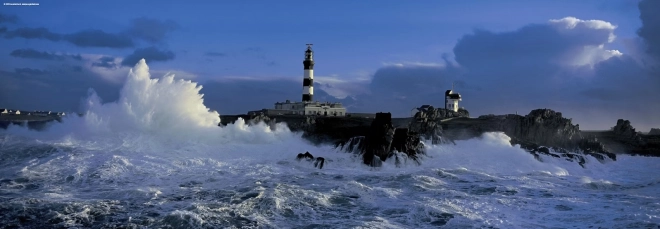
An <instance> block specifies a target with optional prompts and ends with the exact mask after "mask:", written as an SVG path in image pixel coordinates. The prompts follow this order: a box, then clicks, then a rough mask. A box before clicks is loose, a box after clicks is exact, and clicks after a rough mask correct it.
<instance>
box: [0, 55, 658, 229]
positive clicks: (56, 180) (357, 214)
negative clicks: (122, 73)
mask: <svg viewBox="0 0 660 229" xmlns="http://www.w3.org/2000/svg"><path fill="white" fill-rule="evenodd" d="M200 89H201V87H200V86H199V85H197V84H196V83H194V82H191V81H185V80H178V79H174V77H173V76H172V75H168V76H164V77H162V78H152V77H151V76H150V75H149V69H148V66H147V65H146V64H145V63H144V61H141V62H140V63H139V64H138V65H136V67H135V68H134V69H133V70H132V71H131V73H130V74H129V76H128V78H127V80H126V82H125V84H124V86H123V88H122V90H121V93H120V94H121V95H120V99H119V100H118V101H117V102H112V103H102V101H101V99H100V98H99V97H98V96H96V94H95V93H94V92H93V91H90V94H89V98H88V99H87V101H86V107H85V110H86V113H85V115H84V116H82V117H77V116H74V117H67V118H64V120H63V122H62V123H54V124H53V125H52V126H50V127H49V128H48V129H47V130H46V131H42V132H36V131H30V130H27V129H24V128H23V127H17V126H11V127H9V128H8V129H7V130H0V213H1V214H0V228H65V227H77V228H660V175H659V174H660V173H659V171H660V158H650V157H636V156H628V155H618V157H617V160H616V161H604V162H600V161H598V160H596V159H595V158H593V157H589V156H587V157H586V158H587V163H586V164H585V167H584V168H582V167H581V166H580V165H578V164H577V163H576V162H569V161H566V160H564V159H560V158H553V157H546V156H541V159H542V162H541V161H539V160H536V159H534V157H533V156H532V155H531V154H529V153H527V152H525V151H524V150H522V149H520V148H519V147H518V146H512V145H511V144H510V143H509V140H510V138H509V137H508V136H506V135H505V134H503V133H486V134H484V135H482V136H481V137H480V138H475V139H471V140H465V141H457V142H456V143H457V144H456V145H432V144H430V143H427V144H426V152H427V155H426V156H423V157H422V160H421V165H418V164H417V163H415V162H412V161H407V162H405V163H403V165H402V166H401V167H396V166H395V165H394V163H393V162H392V161H386V162H384V163H383V166H382V167H379V168H372V167H368V166H366V165H363V164H362V163H361V158H359V157H358V156H356V155H354V154H350V153H345V152H343V151H341V150H338V149H335V148H333V147H332V146H327V145H320V146H317V145H313V144H310V143H308V142H307V141H305V140H304V139H303V138H302V137H301V133H294V132H291V131H289V130H288V128H287V127H286V126H285V125H282V124H279V125H278V126H277V127H276V128H275V129H274V130H273V129H271V128H270V127H269V126H267V125H264V124H258V125H246V123H245V122H244V121H242V120H239V121H237V122H236V123H234V124H230V125H228V126H226V127H218V126H217V124H218V122H219V121H220V118H219V115H218V113H217V112H215V111H209V110H208V108H207V107H206V106H205V105H204V103H203V97H202V95H201V94H200V93H199V90H200ZM306 151H309V152H310V153H312V154H313V155H314V156H322V157H324V158H326V164H325V165H324V167H323V169H318V168H314V165H313V163H311V162H307V161H304V160H303V161H297V160H295V158H296V155H297V154H298V153H304V152H306Z"/></svg>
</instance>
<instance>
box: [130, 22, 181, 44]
mask: <svg viewBox="0 0 660 229" xmlns="http://www.w3.org/2000/svg"><path fill="white" fill-rule="evenodd" d="M178 28H179V25H178V24H177V23H175V22H173V21H170V20H168V21H160V20H156V19H149V18H144V17H142V18H136V19H133V20H132V21H131V27H130V28H129V29H128V30H127V33H128V34H129V35H131V36H132V37H135V38H138V39H142V40H145V41H147V42H151V43H157V42H160V41H162V40H163V39H164V38H165V36H166V35H167V33H169V32H171V31H174V30H176V29H178Z"/></svg>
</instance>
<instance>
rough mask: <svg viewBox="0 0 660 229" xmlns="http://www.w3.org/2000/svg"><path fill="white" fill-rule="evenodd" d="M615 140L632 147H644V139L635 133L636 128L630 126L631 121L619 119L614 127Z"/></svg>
mask: <svg viewBox="0 0 660 229" xmlns="http://www.w3.org/2000/svg"><path fill="white" fill-rule="evenodd" d="M612 132H613V134H614V139H615V140H616V141H619V142H622V143H624V144H626V145H630V146H640V145H644V141H643V140H642V137H641V136H640V135H639V134H638V133H637V132H636V131H635V128H633V127H632V125H630V121H628V120H623V119H619V120H617V121H616V126H614V127H612Z"/></svg>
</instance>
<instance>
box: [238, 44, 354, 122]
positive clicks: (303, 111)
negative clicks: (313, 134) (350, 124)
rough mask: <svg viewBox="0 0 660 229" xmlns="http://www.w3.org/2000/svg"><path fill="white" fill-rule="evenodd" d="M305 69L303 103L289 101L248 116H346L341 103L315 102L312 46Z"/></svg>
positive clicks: (251, 112)
mask: <svg viewBox="0 0 660 229" xmlns="http://www.w3.org/2000/svg"><path fill="white" fill-rule="evenodd" d="M303 67H304V74H303V94H302V101H301V102H291V101H289V100H286V101H285V102H277V103H275V107H274V108H275V109H262V110H258V111H250V112H248V114H249V115H256V114H259V113H264V114H265V115H320V116H337V117H341V116H346V108H345V107H344V106H342V104H341V103H330V102H318V101H314V51H313V50H312V44H307V50H306V51H305V59H304V60H303Z"/></svg>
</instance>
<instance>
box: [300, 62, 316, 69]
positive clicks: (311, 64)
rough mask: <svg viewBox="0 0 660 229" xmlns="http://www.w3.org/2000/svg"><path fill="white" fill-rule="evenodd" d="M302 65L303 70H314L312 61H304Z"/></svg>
mask: <svg viewBox="0 0 660 229" xmlns="http://www.w3.org/2000/svg"><path fill="white" fill-rule="evenodd" d="M303 65H304V66H305V70H314V61H313V60H304V61H303Z"/></svg>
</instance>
